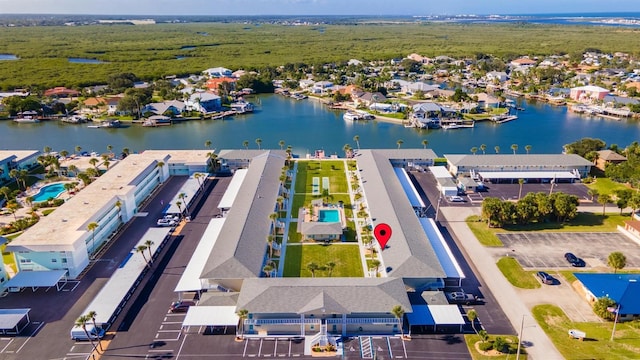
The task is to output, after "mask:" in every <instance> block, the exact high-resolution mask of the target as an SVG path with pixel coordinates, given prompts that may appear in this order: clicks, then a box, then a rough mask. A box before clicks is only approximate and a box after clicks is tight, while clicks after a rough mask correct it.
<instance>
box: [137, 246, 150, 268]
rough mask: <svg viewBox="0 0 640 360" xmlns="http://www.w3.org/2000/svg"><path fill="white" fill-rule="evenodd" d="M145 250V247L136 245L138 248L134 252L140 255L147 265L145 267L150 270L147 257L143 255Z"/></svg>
mask: <svg viewBox="0 0 640 360" xmlns="http://www.w3.org/2000/svg"><path fill="white" fill-rule="evenodd" d="M145 250H147V247H146V246H145V245H138V247H137V248H136V252H137V253H140V255H142V258H143V259H144V262H145V263H146V264H147V267H149V268H151V265H149V260H147V256H146V255H145V254H144V252H145Z"/></svg>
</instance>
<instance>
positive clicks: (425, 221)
mask: <svg viewBox="0 0 640 360" xmlns="http://www.w3.org/2000/svg"><path fill="white" fill-rule="evenodd" d="M419 220H420V225H422V228H423V229H424V232H425V233H426V234H427V238H428V239H429V243H431V247H432V248H433V251H434V252H435V253H436V256H437V257H438V261H439V262H440V266H442V269H443V270H444V273H445V276H446V279H445V282H446V281H447V280H449V283H448V284H447V285H449V286H451V285H453V286H461V283H462V279H464V278H465V276H464V272H463V271H462V268H460V264H458V260H456V258H455V256H453V253H452V252H451V248H449V244H447V242H446V241H445V239H444V237H443V236H442V233H441V232H440V230H439V229H438V225H436V222H435V221H434V220H433V219H431V218H420V219H419ZM452 282H455V283H454V284H452Z"/></svg>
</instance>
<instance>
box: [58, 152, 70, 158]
mask: <svg viewBox="0 0 640 360" xmlns="http://www.w3.org/2000/svg"><path fill="white" fill-rule="evenodd" d="M60 156H62V157H63V158H66V157H67V156H69V152H68V151H67V150H62V151H60Z"/></svg>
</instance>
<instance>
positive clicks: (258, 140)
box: [256, 138, 262, 150]
mask: <svg viewBox="0 0 640 360" xmlns="http://www.w3.org/2000/svg"><path fill="white" fill-rule="evenodd" d="M256 145H258V150H261V147H260V145H262V139H260V138H257V139H256Z"/></svg>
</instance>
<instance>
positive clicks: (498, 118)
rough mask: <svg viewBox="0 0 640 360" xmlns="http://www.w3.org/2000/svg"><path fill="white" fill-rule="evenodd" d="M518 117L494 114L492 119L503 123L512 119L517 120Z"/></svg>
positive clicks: (497, 122)
mask: <svg viewBox="0 0 640 360" xmlns="http://www.w3.org/2000/svg"><path fill="white" fill-rule="evenodd" d="M517 119H518V117H517V116H515V115H498V116H492V117H491V121H493V122H494V123H496V124H502V123H506V122H509V121H512V120H517Z"/></svg>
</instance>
